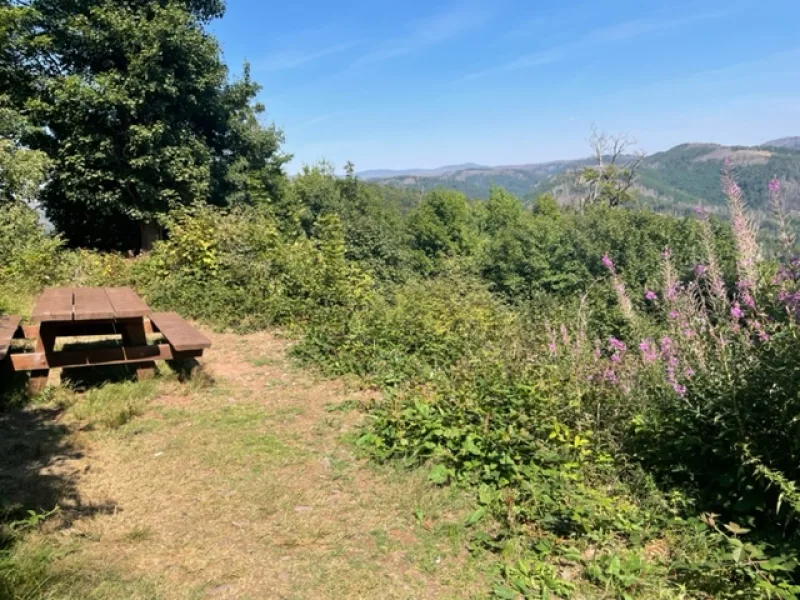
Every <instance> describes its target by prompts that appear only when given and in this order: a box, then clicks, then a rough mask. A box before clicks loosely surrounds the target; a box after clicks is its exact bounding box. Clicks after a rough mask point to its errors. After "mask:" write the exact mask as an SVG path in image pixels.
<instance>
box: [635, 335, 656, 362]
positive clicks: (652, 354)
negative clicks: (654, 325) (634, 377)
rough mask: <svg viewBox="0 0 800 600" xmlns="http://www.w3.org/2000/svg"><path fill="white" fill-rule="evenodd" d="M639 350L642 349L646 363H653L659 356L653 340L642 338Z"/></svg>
mask: <svg viewBox="0 0 800 600" xmlns="http://www.w3.org/2000/svg"><path fill="white" fill-rule="evenodd" d="M639 350H641V352H642V359H643V360H644V362H646V363H653V362H655V361H656V359H657V358H658V353H657V351H656V347H655V344H654V343H653V341H652V340H649V339H648V340H642V343H641V344H639Z"/></svg>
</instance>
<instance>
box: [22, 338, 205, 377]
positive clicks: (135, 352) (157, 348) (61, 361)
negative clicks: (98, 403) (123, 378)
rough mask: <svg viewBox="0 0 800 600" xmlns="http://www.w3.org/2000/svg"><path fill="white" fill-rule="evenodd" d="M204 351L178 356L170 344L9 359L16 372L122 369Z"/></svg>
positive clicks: (181, 357)
mask: <svg viewBox="0 0 800 600" xmlns="http://www.w3.org/2000/svg"><path fill="white" fill-rule="evenodd" d="M202 355H203V351H202V350H187V351H183V352H178V351H176V350H174V349H173V348H172V347H171V346H169V345H168V344H156V345H150V346H135V347H124V346H123V347H119V348H98V349H96V350H75V351H65V352H53V353H51V354H50V355H47V354H45V353H44V352H29V353H24V354H10V355H9V358H10V360H11V364H12V366H13V368H14V370H15V371H37V370H44V369H56V368H77V367H95V366H103V365H120V364H136V363H147V362H152V361H155V360H177V359H183V358H198V357H200V356H202Z"/></svg>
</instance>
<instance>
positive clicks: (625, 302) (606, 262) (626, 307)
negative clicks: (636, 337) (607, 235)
mask: <svg viewBox="0 0 800 600" xmlns="http://www.w3.org/2000/svg"><path fill="white" fill-rule="evenodd" d="M601 262H602V263H603V266H604V267H605V268H606V269H607V270H608V272H609V273H610V274H611V281H612V283H613V284H614V291H615V292H616V293H617V302H618V303H619V308H620V311H621V312H622V316H623V317H625V319H626V320H627V321H629V322H634V321H635V320H636V314H635V313H634V311H633V302H631V299H630V297H629V296H628V291H627V290H626V289H625V284H624V283H623V281H622V278H621V277H620V276H619V274H618V273H617V269H616V266H615V265H614V261H613V260H611V258H610V257H609V256H608V254H604V255H603V258H602V260H601Z"/></svg>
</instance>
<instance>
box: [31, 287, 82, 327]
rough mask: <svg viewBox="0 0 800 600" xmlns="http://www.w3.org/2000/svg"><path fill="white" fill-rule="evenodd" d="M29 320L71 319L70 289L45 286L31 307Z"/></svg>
mask: <svg viewBox="0 0 800 600" xmlns="http://www.w3.org/2000/svg"><path fill="white" fill-rule="evenodd" d="M31 320H32V321H34V322H35V323H42V322H44V321H71V320H72V289H71V288H47V289H46V290H45V291H44V292H43V293H42V295H41V296H39V299H38V300H37V301H36V306H34V308H33V313H32V314H31Z"/></svg>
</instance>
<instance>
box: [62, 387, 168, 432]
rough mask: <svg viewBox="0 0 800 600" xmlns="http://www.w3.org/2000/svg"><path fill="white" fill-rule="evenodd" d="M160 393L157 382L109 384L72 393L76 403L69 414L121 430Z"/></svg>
mask: <svg viewBox="0 0 800 600" xmlns="http://www.w3.org/2000/svg"><path fill="white" fill-rule="evenodd" d="M157 392H158V389H157V384H156V382H155V381H142V382H132V381H126V382H123V383H109V384H106V385H104V386H102V387H100V388H94V389H90V390H88V391H87V392H86V393H84V394H75V393H74V392H69V391H66V390H65V391H64V392H63V393H64V394H71V395H72V396H73V398H74V402H73V403H72V404H71V406H70V407H69V409H68V413H69V414H70V415H72V416H73V417H74V418H76V419H78V420H79V421H85V422H86V423H87V425H88V426H89V427H92V428H99V429H119V428H120V427H122V426H123V425H125V424H126V423H128V422H129V421H130V420H131V419H133V418H134V417H136V416H138V415H141V414H142V413H143V412H144V409H145V407H146V406H147V403H148V402H149V401H150V400H152V399H153V398H154V397H155V396H156V394H157Z"/></svg>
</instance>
